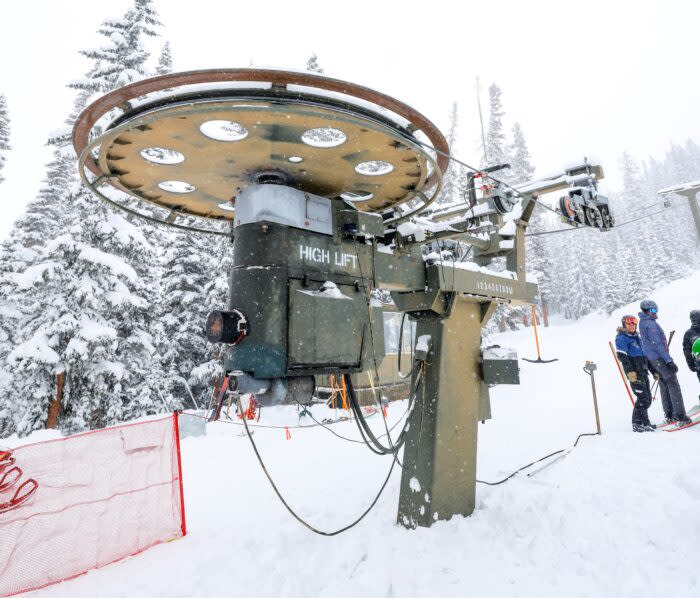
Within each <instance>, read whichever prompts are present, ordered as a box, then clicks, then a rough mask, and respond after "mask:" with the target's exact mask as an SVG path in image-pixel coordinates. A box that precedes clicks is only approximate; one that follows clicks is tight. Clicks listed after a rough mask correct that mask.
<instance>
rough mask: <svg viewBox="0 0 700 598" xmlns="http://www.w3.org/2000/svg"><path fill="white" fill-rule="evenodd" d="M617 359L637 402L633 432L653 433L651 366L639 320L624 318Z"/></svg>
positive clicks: (619, 331)
mask: <svg viewBox="0 0 700 598" xmlns="http://www.w3.org/2000/svg"><path fill="white" fill-rule="evenodd" d="M615 347H616V349H617V358H618V359H619V360H620V363H621V364H622V367H623V368H624V370H625V375H626V376H627V379H628V380H629V382H630V386H631V387H632V392H634V394H635V396H636V397H637V400H636V401H635V403H634V409H632V430H633V431H634V432H651V431H653V430H654V429H655V428H656V426H654V425H652V423H651V422H650V421H649V412H648V410H649V407H650V405H651V389H650V388H649V364H648V363H647V358H646V357H645V356H644V352H643V351H642V341H641V339H640V338H639V334H638V333H637V318H635V317H634V316H622V326H620V327H619V328H618V329H617V336H616V337H615Z"/></svg>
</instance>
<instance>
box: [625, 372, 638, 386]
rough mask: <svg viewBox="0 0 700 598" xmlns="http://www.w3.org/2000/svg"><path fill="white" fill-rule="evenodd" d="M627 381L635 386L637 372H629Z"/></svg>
mask: <svg viewBox="0 0 700 598" xmlns="http://www.w3.org/2000/svg"><path fill="white" fill-rule="evenodd" d="M627 379H628V380H629V381H630V382H631V383H632V384H634V383H635V382H636V381H637V372H627Z"/></svg>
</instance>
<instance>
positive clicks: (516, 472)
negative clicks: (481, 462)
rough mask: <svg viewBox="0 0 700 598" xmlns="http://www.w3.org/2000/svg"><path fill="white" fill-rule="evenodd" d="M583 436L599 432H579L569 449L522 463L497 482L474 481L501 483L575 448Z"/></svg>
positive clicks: (496, 484) (478, 481)
mask: <svg viewBox="0 0 700 598" xmlns="http://www.w3.org/2000/svg"><path fill="white" fill-rule="evenodd" d="M584 436H599V434H598V433H597V432H585V433H583V434H579V435H578V436H577V437H576V441H575V442H574V444H573V446H571V447H570V448H569V449H559V450H558V451H554V452H553V453H549V454H548V455H545V456H544V457H541V458H539V459H537V460H535V461H532V462H531V463H528V464H527V465H523V466H522V467H520V468H519V469H516V470H515V471H514V472H513V473H511V474H510V475H508V476H507V477H505V478H503V479H502V480H499V481H498V482H486V481H484V480H476V483H477V484H485V485H487V486H498V485H500V484H503V483H504V482H507V481H508V480H510V479H511V478H512V477H514V476H516V475H517V474H519V473H520V472H521V471H523V470H525V469H528V468H529V467H532V466H533V465H537V463H540V462H542V461H544V460H545V459H549V458H550V457H554V456H555V455H559V454H561V453H564V452H566V451H571V450H572V449H574V448H576V446H577V445H578V443H579V440H581V438H583V437H584ZM533 473H534V472H533ZM531 475H532V474H528V476H531Z"/></svg>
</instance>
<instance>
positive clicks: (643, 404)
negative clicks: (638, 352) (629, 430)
mask: <svg viewBox="0 0 700 598" xmlns="http://www.w3.org/2000/svg"><path fill="white" fill-rule="evenodd" d="M630 386H631V387H632V392H633V393H634V396H635V397H636V399H635V401H634V408H633V409H632V425H633V426H634V425H635V424H650V423H651V422H650V421H649V407H651V389H650V388H649V374H648V373H647V372H646V371H644V372H637V381H636V382H630Z"/></svg>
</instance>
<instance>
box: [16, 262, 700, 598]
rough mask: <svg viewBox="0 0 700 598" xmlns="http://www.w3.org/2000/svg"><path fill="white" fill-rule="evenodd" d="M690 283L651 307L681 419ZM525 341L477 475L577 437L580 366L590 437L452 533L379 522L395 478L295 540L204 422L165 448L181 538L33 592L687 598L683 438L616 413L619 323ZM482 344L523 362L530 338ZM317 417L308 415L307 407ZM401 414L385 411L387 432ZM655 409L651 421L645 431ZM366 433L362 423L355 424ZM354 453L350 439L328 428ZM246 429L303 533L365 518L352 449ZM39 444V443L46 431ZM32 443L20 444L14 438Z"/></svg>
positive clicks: (692, 458) (695, 496)
mask: <svg viewBox="0 0 700 598" xmlns="http://www.w3.org/2000/svg"><path fill="white" fill-rule="evenodd" d="M699 288H700V272H698V273H696V274H694V275H693V276H691V277H689V278H687V279H685V280H681V281H677V282H674V283H672V284H670V285H668V286H666V287H664V288H662V289H660V290H659V291H658V292H656V293H654V294H653V298H654V299H655V300H656V301H657V302H658V303H659V305H660V313H659V315H660V323H661V325H662V326H663V327H664V328H665V329H666V331H667V332H669V331H670V330H674V329H675V330H676V335H677V338H676V339H675V340H674V342H673V345H672V347H671V354H672V355H673V356H674V358H675V360H676V362H677V363H678V364H679V366H680V367H681V373H680V377H681V383H682V386H683V389H684V393H685V402H686V407H688V408H689V407H690V406H692V405H694V404H695V403H697V401H698V393H699V392H700V384H698V380H697V378H696V377H695V375H691V373H690V372H689V371H688V370H687V368H686V366H685V361H684V360H683V357H682V354H681V348H680V338H678V336H679V335H681V336H682V334H683V332H684V331H685V329H686V328H687V325H688V312H689V310H690V309H692V308H699V307H700V297H698V289H699ZM636 311H637V310H636V305H635V306H631V307H629V308H628V309H620V310H618V311H616V312H615V313H614V314H613V315H612V316H610V317H607V316H600V315H593V316H589V317H586V318H584V319H582V320H580V321H578V322H564V321H558V320H555V321H554V322H553V325H552V326H551V327H550V328H547V329H542V330H541V338H540V342H541V346H542V354H543V357H544V358H545V359H546V358H553V357H558V358H559V361H557V362H555V363H551V364H547V365H534V364H529V363H526V362H521V386H519V387H507V386H502V387H498V388H497V389H495V390H494V391H493V393H492V407H493V416H494V417H493V420H491V421H488V422H486V424H484V425H481V426H480V428H479V434H480V440H479V466H478V477H479V478H480V479H482V480H497V479H500V478H502V477H504V476H505V475H507V474H508V473H510V472H511V471H513V470H515V469H516V468H518V467H519V466H521V465H523V464H525V463H528V462H529V461H532V460H533V459H535V458H538V457H540V456H543V455H545V454H547V453H549V452H551V451H554V450H556V449H560V448H565V447H568V446H570V445H571V443H572V442H573V441H574V439H575V438H576V436H577V435H578V434H580V433H582V432H592V431H594V430H595V420H594V416H593V406H592V400H591V387H590V381H589V378H588V376H587V375H586V374H585V373H584V372H583V371H582V366H583V364H584V362H585V361H586V360H593V361H595V362H596V363H597V364H598V366H599V370H598V371H597V372H596V381H597V385H598V395H599V403H600V414H601V421H602V428H603V436H602V437H594V438H583V439H582V440H581V442H580V443H579V446H578V447H577V448H576V449H575V450H573V451H572V452H571V453H570V454H569V455H568V456H567V457H565V458H563V459H561V460H559V461H557V462H556V463H554V464H552V465H551V466H549V467H547V468H545V469H543V470H541V471H540V472H538V473H537V474H536V475H534V476H532V477H527V476H526V475H525V474H524V473H523V474H520V475H518V476H516V477H515V478H513V479H512V480H510V481H509V482H507V483H505V484H502V485H500V486H495V487H491V486H484V485H479V487H478V495H477V508H476V511H475V512H474V514H473V515H472V516H471V517H468V518H462V517H458V518H455V519H453V520H452V521H449V522H440V523H437V524H435V525H434V526H433V527H432V528H430V529H417V530H414V531H408V530H406V529H404V528H402V527H399V526H397V525H395V523H394V522H395V518H396V507H397V500H398V490H399V479H400V472H399V471H395V472H394V475H393V477H392V479H391V481H390V483H389V485H388V487H387V489H386V491H385V493H384V495H383V496H382V497H381V499H380V501H379V502H378V504H377V506H376V508H375V509H374V510H373V511H372V512H371V513H370V514H369V515H368V517H367V518H366V519H365V520H364V521H363V522H361V523H360V524H359V525H358V526H356V527H355V528H353V529H352V530H350V531H349V532H347V533H345V534H341V535H340V536H336V537H333V538H327V537H321V536H317V535H314V534H312V533H310V532H309V531H308V530H306V529H305V528H303V527H302V526H301V525H299V524H298V523H297V522H296V521H294V520H293V519H292V518H291V517H290V516H289V514H288V513H287V512H286V511H285V510H284V508H283V507H282V506H281V504H280V503H279V502H278V500H277V498H276V497H275V495H274V494H273V492H272V490H271V488H270V486H269V484H268V482H267V480H266V479H265V477H264V475H263V473H262V472H261V470H260V468H259V466H258V464H257V461H256V460H255V456H254V454H253V451H252V449H251V446H250V444H249V441H248V439H247V438H246V437H244V436H240V433H241V429H240V428H239V427H237V426H233V425H226V424H221V423H219V424H211V425H209V427H208V433H207V436H206V437H200V438H187V439H185V440H183V459H184V472H183V475H184V480H185V492H186V495H185V500H186V507H187V523H188V529H189V533H188V535H187V536H186V537H185V538H184V539H181V540H178V541H176V542H171V543H169V544H165V545H160V546H156V547H155V548H153V549H151V550H148V551H146V552H145V553H143V554H141V555H139V556H137V557H133V558H130V559H127V560H125V561H122V562H120V563H117V564H114V565H110V566H108V567H106V568H104V569H102V570H99V571H93V572H90V573H88V574H87V575H85V576H82V577H80V578H77V579H75V580H73V581H70V582H66V583H63V584H59V585H57V586H53V587H51V588H47V589H44V590H41V591H39V592H36V594H37V595H41V596H46V597H52V598H53V597H58V596H70V597H72V598H74V597H76V596H96V595H99V596H100V598H108V597H117V596H129V597H146V596H147V597H149V598H150V597H154V596H168V597H175V596H182V597H204V596H241V597H268V596H269V597H275V598H296V597H310V596H323V597H333V598H342V597H348V598H349V597H357V596H366V597H368V598H374V597H387V598H388V597H393V596H396V597H401V598H409V597H412V596H417V597H418V596H420V597H425V596H441V597H445V596H466V595H488V596H491V597H500V596H537V597H538V598H542V597H548V596H552V597H555V596H556V597H562V596H566V597H576V596H581V597H586V598H590V597H591V596H616V597H617V596H620V597H624V596H634V597H635V598H639V597H640V596H662V595H672V596H674V598H675V597H680V596H698V595H699V593H700V573H698V571H697V568H696V567H695V566H694V565H695V561H696V560H697V557H698V556H699V554H700V517H699V516H698V505H699V504H700V476H699V475H698V473H697V472H698V471H700V426H697V427H694V428H690V429H688V430H684V431H680V432H677V433H670V434H669V433H664V432H660V431H658V432H655V433H649V434H634V433H632V432H631V429H630V428H631V426H630V403H629V399H628V398H627V396H626V394H625V392H624V389H623V387H622V383H621V380H620V377H619V374H618V372H617V369H616V367H615V364H614V362H613V359H612V356H611V353H610V350H609V348H608V345H607V342H608V340H612V339H613V338H614V334H615V328H616V327H617V323H618V322H619V318H620V316H621V315H622V314H623V313H636ZM497 340H498V342H500V343H501V344H503V345H507V346H512V347H515V348H517V350H518V353H519V355H520V356H521V357H535V346H534V339H533V337H532V330H531V329H528V330H522V331H519V332H516V333H507V334H503V335H499V336H498V338H497ZM315 409H317V410H318V413H319V415H320V413H321V411H323V409H324V408H323V407H316V408H315ZM404 409H405V404H402V403H394V404H392V405H391V407H390V410H389V411H390V413H389V417H390V418H391V421H392V422H393V421H395V420H396V418H398V417H400V415H401V414H402V413H403V412H404ZM661 416H662V412H661V406H660V401H659V400H657V401H656V402H655V403H654V404H653V406H652V409H651V419H652V421H657V420H659V419H660V418H661ZM369 421H370V422H372V425H373V426H374V428H375V429H377V430H380V431H381V428H382V427H383V426H382V423H381V420H380V419H379V417H377V416H375V417H373V418H371V419H370V420H369ZM260 423H265V424H271V425H280V424H282V425H284V424H288V425H296V424H297V423H298V418H297V414H296V409H293V408H287V407H284V408H277V409H267V410H265V411H263V417H262V420H261V422H260ZM333 429H334V430H335V431H336V432H338V433H339V434H343V435H347V436H349V437H352V438H357V433H356V430H355V429H354V424H352V423H350V422H348V423H340V424H336V425H334V426H333ZM291 433H292V438H291V439H290V440H287V439H286V438H285V433H284V430H281V429H262V428H258V429H256V430H255V434H254V438H255V440H256V442H257V443H258V446H259V448H260V450H261V452H262V454H263V457H264V459H265V461H266V463H267V466H268V468H269V470H270V472H271V474H272V476H273V477H274V479H275V480H276V481H277V483H278V485H279V487H280V488H281V489H282V491H283V493H284V494H285V496H286V497H287V499H288V501H289V502H290V503H291V504H292V505H293V506H294V508H296V509H297V510H298V511H299V512H300V513H301V514H302V515H303V516H305V517H306V518H307V519H308V520H309V521H310V522H312V523H313V524H314V525H316V526H317V527H320V528H321V529H326V530H331V529H336V528H339V527H342V526H344V525H345V524H347V523H348V522H350V521H352V520H353V519H354V518H355V517H357V516H358V515H359V514H360V513H361V512H362V511H363V510H364V509H365V507H366V506H367V505H368V504H369V502H370V501H371V500H372V498H373V497H374V494H375V493H376V492H377V490H378V488H379V486H380V485H381V483H382V481H383V479H384V476H385V475H386V471H387V469H388V467H389V465H390V461H389V458H388V457H386V458H382V457H377V456H375V455H374V454H372V453H370V452H369V450H368V449H367V448H366V447H364V446H363V445H361V444H356V443H349V442H344V441H342V440H340V439H338V438H336V437H335V436H333V435H332V434H330V433H329V432H328V431H327V430H324V429H322V428H318V427H316V428H310V429H306V430H300V429H295V428H293V429H291ZM40 435H42V436H45V435H46V433H41V434H40ZM32 440H34V438H32ZM3 444H7V441H3Z"/></svg>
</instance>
